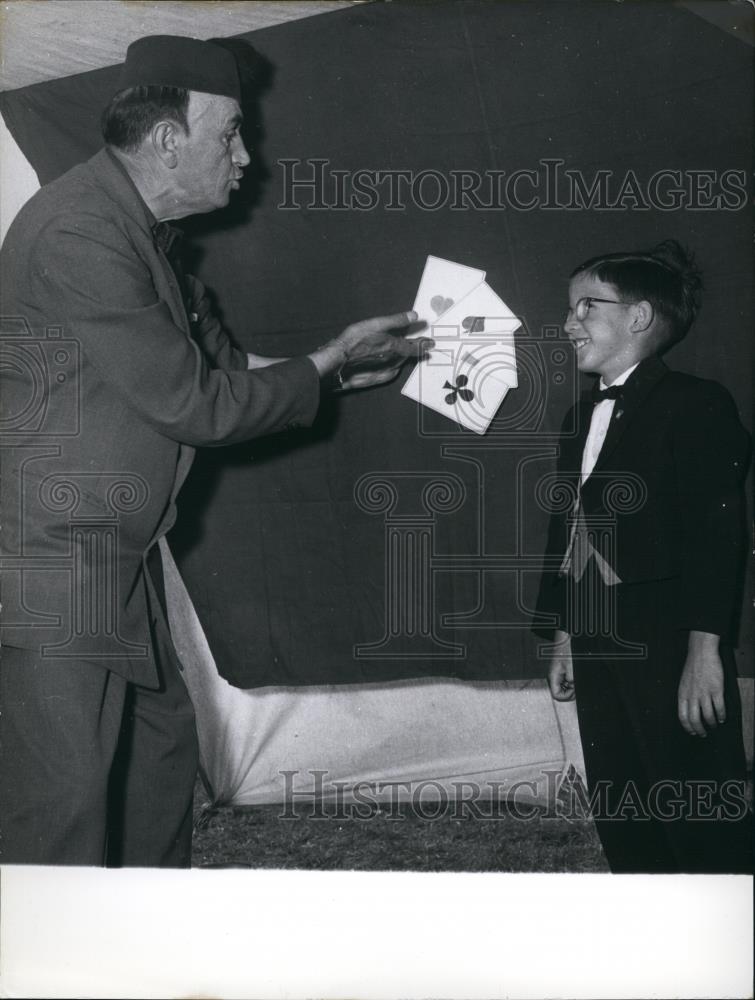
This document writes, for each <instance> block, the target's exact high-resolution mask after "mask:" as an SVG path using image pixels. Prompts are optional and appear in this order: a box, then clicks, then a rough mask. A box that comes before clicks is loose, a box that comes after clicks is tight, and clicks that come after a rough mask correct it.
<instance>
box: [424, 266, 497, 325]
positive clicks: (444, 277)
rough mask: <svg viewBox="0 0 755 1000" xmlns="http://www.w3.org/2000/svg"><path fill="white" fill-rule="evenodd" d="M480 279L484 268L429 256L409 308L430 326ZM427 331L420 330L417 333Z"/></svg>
mask: <svg viewBox="0 0 755 1000" xmlns="http://www.w3.org/2000/svg"><path fill="white" fill-rule="evenodd" d="M484 280H485V272H484V271H478V270H476V269H475V268H474V267H467V266H466V264H456V263H454V261H452V260H443V258H442V257H433V256H429V257H428V258H427V260H426V262H425V269H424V271H423V272H422V278H421V280H420V283H419V288H418V290H417V297H416V299H415V300H414V306H413V307H412V308H413V309H414V311H415V312H416V313H417V316H418V322H425V323H427V326H428V328H429V327H431V326H432V325H433V324H434V323H435V322H437V320H438V319H439V318H440V317H441V316H442V315H443V314H444V313H446V312H448V310H449V309H450V308H451V307H452V306H455V305H456V304H457V303H458V302H461V300H462V299H463V298H464V297H465V296H466V295H468V294H469V293H470V292H471V291H472V289H473V288H475V287H476V286H477V285H479V284H480V283H481V282H483V281H484ZM428 332H429V330H423V331H422V334H420V336H421V335H426V334H427V333H428Z"/></svg>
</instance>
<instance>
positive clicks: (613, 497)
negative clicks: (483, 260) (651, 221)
mask: <svg viewBox="0 0 755 1000" xmlns="http://www.w3.org/2000/svg"><path fill="white" fill-rule="evenodd" d="M700 288H701V280H700V274H699V272H698V271H697V270H696V268H695V266H694V263H693V261H692V259H691V258H690V257H689V255H688V254H686V253H685V251H684V250H683V249H682V247H681V246H680V245H679V244H678V243H676V242H674V241H668V242H666V243H663V244H660V245H659V246H658V247H656V248H655V249H654V250H652V251H649V252H639V253H614V254H608V255H606V256H601V257H595V258H593V259H591V260H588V261H586V262H585V263H584V264H581V265H580V266H579V267H578V268H576V269H575V270H574V272H573V273H572V276H571V282H570V286H569V313H568V316H567V321H566V324H565V326H564V329H565V331H566V333H567V334H568V336H569V339H570V341H571V342H572V344H573V345H574V349H575V351H576V354H577V365H578V367H579V370H580V371H583V372H591V373H592V372H594V373H596V374H597V375H599V376H600V379H599V381H598V382H597V383H596V385H595V386H594V387H593V394H592V396H588V397H584V398H583V399H581V400H580V401H579V402H578V403H577V404H576V407H575V408H574V410H573V411H572V412H571V413H570V414H569V416H568V417H567V421H566V423H565V425H564V426H565V427H576V429H577V431H576V434H574V435H571V436H567V435H564V436H562V441H561V448H560V457H559V482H560V483H561V484H562V485H564V484H569V486H568V488H569V489H571V491H572V493H571V496H572V497H573V500H574V504H573V507H572V509H571V510H570V511H568V512H567V514H566V515H563V514H562V515H560V516H559V515H554V517H553V519H552V523H551V530H550V535H549V541H548V555H549V556H550V557H551V565H558V560H559V559H561V565H560V569H559V570H558V571H557V572H556V571H554V572H547V573H546V574H545V575H544V577H543V583H542V587H541V595H540V601H539V607H538V611H539V613H544V614H549V615H550V616H551V618H550V620H551V621H554V618H553V616H554V615H555V621H556V622H557V623H558V626H557V629H556V633H555V639H554V647H553V650H554V652H553V656H552V661H551V665H550V670H549V685H550V690H551V694H552V696H553V697H554V698H555V699H557V700H559V701H568V700H571V699H573V698H574V697H575V692H576V698H577V713H578V718H579V726H580V734H581V738H582V746H583V750H584V756H585V765H586V771H587V779H588V789H589V793H590V799H591V807H592V809H593V814H594V816H595V819H596V825H597V829H598V833H599V835H600V839H601V842H602V844H603V848H604V851H605V854H606V858H607V860H608V863H609V865H610V867H611V870H612V871H615V872H680V871H683V872H747V871H749V870H750V869H751V861H750V857H751V847H750V842H751V841H750V838H751V827H752V824H751V814H750V813H749V811H748V807H747V802H746V799H745V794H744V789H745V783H744V778H745V761H744V751H743V742H742V728H741V707H740V701H739V692H738V687H737V678H736V668H735V664H734V659H733V654H732V648H731V644H732V643H733V642H734V641H735V638H736V634H735V633H736V609H737V607H738V603H739V601H738V597H739V583H740V579H741V570H742V560H743V553H744V546H745V540H744V508H743V493H742V481H743V478H744V475H745V472H746V467H747V462H748V457H749V456H748V452H749V440H748V435H747V434H746V433H745V431H744V429H743V428H742V426H741V424H740V422H739V419H738V416H737V413H736V410H735V408H734V405H733V403H732V400H731V397H730V396H729V394H728V393H727V392H726V390H725V389H723V388H722V387H721V386H720V385H718V384H717V383H715V382H712V381H709V380H705V379H699V378H695V377H693V376H690V375H684V374H682V373H680V372H673V371H670V370H669V369H668V368H667V367H666V366H665V364H664V363H663V362H662V361H661V359H660V355H661V354H662V352H664V351H665V350H666V349H668V348H669V347H670V346H671V345H672V344H673V343H675V342H677V341H679V340H680V339H681V338H682V337H684V335H685V334H686V333H687V331H688V329H689V327H690V326H691V324H692V322H693V320H694V318H695V315H696V313H697V310H698V307H699V294H700ZM598 390H607V392H606V393H605V396H603V397H601V396H599V395H598V394H597V392H598ZM554 557H555V561H554Z"/></svg>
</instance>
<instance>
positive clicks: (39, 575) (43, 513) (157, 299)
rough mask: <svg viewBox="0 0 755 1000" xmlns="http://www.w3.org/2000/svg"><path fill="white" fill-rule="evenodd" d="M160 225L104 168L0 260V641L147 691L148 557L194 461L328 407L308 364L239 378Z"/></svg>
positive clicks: (36, 210)
mask: <svg viewBox="0 0 755 1000" xmlns="http://www.w3.org/2000/svg"><path fill="white" fill-rule="evenodd" d="M154 223H155V220H154V218H153V217H152V215H151V213H150V212H149V210H148V209H147V207H146V205H145V204H144V202H143V201H142V199H141V197H140V195H139V193H138V192H137V190H136V188H135V186H134V185H133V183H132V182H131V180H130V178H129V177H128V175H127V174H126V172H125V170H124V169H123V168H122V166H121V165H120V164H119V163H118V161H117V160H116V158H115V157H114V156H113V155H112V154H111V153H110V152H109V151H108V150H102V151H101V152H100V153H98V154H97V155H96V156H94V157H93V158H92V159H91V160H90V161H88V162H87V163H85V164H82V165H80V166H77V167H75V168H74V169H73V170H71V171H69V172H68V173H67V174H65V175H64V176H63V177H61V178H59V179H58V180H57V181H54V182H53V183H51V184H49V185H47V186H46V187H44V188H42V190H41V191H39V192H38V193H37V194H36V195H35V196H34V197H33V198H32V199H31V200H30V201H29V202H28V203H27V205H25V206H24V208H23V209H22V210H21V212H20V213H19V215H18V216H17V218H16V219H15V220H14V223H13V225H12V226H11V228H10V230H9V232H8V235H7V238H6V240H5V243H4V245H3V250H2V280H3V296H4V301H3V315H4V321H3V327H4V328H3V339H2V348H3V357H4V359H5V360H4V364H3V380H4V409H5V414H4V418H3V439H2V443H3V453H4V454H3V457H4V462H3V464H4V475H3V513H4V531H3V549H4V557H5V567H6V570H7V572H6V574H5V577H4V617H3V641H4V642H5V643H7V644H8V645H13V646H20V647H22V648H24V647H25V648H35V649H36V648H39V647H44V648H43V650H42V652H43V654H44V655H46V656H51V657H54V658H56V659H57V658H60V662H61V665H64V664H65V661H66V659H67V658H70V657H76V658H82V657H83V658H88V659H98V660H101V661H102V662H103V663H104V664H105V665H106V666H108V667H109V668H110V669H112V670H114V671H116V672H118V673H120V674H122V675H123V676H125V677H126V678H127V679H129V680H133V681H137V682H139V683H143V684H148V685H150V684H153V683H155V681H156V673H155V666H154V663H153V660H152V649H151V646H152V642H151V638H150V622H152V627H153V628H154V627H157V628H158V629H162V630H163V633H164V631H165V622H164V619H163V616H162V613H161V611H160V609H159V607H158V605H157V602H156V600H155V594H154V592H153V590H152V586H151V581H150V579H149V575H148V574H147V573H146V571H145V557H146V554H147V552H148V551H149V550H150V548H151V547H152V546H153V545H154V544H155V543H156V542H157V540H158V539H159V538H160V537H161V536H162V535H164V534H165V533H166V532H167V531H168V530H169V529H170V527H171V526H172V525H173V522H174V519H175V516H176V508H175V500H176V496H177V494H178V491H179V490H180V488H181V484H182V483H183V481H184V479H185V477H186V474H187V473H188V470H189V467H190V465H191V462H192V457H193V454H194V448H195V447H196V446H203V445H205V446H206V445H210V446H211V445H223V444H231V443H233V442H238V441H242V440H245V439H247V438H251V437H255V436H258V435H262V434H268V433H271V432H274V431H279V430H284V429H288V428H291V427H295V426H299V425H303V424H309V423H311V421H312V420H313V419H314V416H315V413H316V410H317V407H318V403H319V379H318V376H317V371H316V369H315V367H314V365H313V364H312V363H311V361H309V360H308V359H307V358H297V359H293V360H290V361H286V362H282V363H280V364H278V365H274V366H271V367H268V368H265V369H260V370H256V371H253V372H249V371H247V370H246V356H245V355H244V354H243V353H242V352H241V351H240V350H238V349H237V348H235V347H234V346H233V345H232V344H231V342H230V340H229V339H228V337H227V336H226V334H225V333H224V332H223V330H222V329H221V327H220V325H219V323H218V322H217V321H216V320H215V319H213V317H212V316H211V314H210V312H209V307H208V304H207V300H206V298H205V297H204V291H203V288H202V286H201V284H200V283H199V282H198V281H196V280H195V279H192V278H187V281H186V283H185V285H184V289H183V290H182V289H181V288H180V287H179V283H178V280H177V278H176V275H175V273H174V271H173V269H172V267H171V266H170V264H169V262H168V259H167V258H166V256H165V254H164V253H163V251H162V250H161V249H160V247H159V245H158V244H157V242H156V240H155V237H154V235H153V226H154ZM184 293H186V294H188V296H189V298H190V301H189V302H188V303H187V302H186V301H185V300H184Z"/></svg>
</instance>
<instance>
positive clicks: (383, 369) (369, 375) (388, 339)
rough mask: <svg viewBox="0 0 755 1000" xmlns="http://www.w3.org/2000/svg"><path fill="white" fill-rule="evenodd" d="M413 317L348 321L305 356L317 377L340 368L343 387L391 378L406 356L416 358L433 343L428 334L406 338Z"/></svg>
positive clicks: (406, 315)
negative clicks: (315, 371)
mask: <svg viewBox="0 0 755 1000" xmlns="http://www.w3.org/2000/svg"><path fill="white" fill-rule="evenodd" d="M416 320H417V314H416V313H413V312H408V313H396V314H395V315H393V316H379V317H376V318H375V319H366V320H362V322H361V323H352V325H351V326H347V327H346V329H345V330H344V331H343V333H342V334H341V335H340V336H338V337H336V339H335V340H331V341H330V343H329V344H326V345H325V346H324V347H321V348H319V349H318V350H317V351H314V352H313V353H312V354H310V355H308V356H309V358H310V359H311V360H312V361H313V363H314V365H315V367H316V368H317V371H318V372H319V374H320V376H323V375H328V374H329V373H331V372H335V371H339V370H342V377H343V383H342V388H343V389H365V388H368V387H369V386H374V385H383V384H384V383H386V382H390V381H391V380H392V379H394V378H395V377H396V376H397V375H398V373H399V371H400V369H401V367H402V365H403V364H404V363H405V362H406V361H407V360H409V359H414V360H417V359H420V358H423V357H425V356H426V355H427V352H428V351H429V349H430V348H431V347H432V346H433V341H432V340H431V339H430V338H428V337H421V338H418V339H417V340H407V339H406V337H405V336H403V335H402V334H405V333H406V331H407V329H408V328H409V327H410V326H411V324H413V323H415V322H416Z"/></svg>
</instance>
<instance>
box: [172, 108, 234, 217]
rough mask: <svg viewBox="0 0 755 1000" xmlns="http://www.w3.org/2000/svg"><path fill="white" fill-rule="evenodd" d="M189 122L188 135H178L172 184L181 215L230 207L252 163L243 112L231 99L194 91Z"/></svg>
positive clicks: (189, 109)
mask: <svg viewBox="0 0 755 1000" xmlns="http://www.w3.org/2000/svg"><path fill="white" fill-rule="evenodd" d="M187 119H188V123H189V132H188V135H184V134H183V133H179V135H178V146H177V152H178V161H177V165H176V167H175V169H174V170H173V171H172V176H171V181H173V182H175V184H176V187H177V190H176V199H177V201H178V202H179V203H180V205H181V209H182V211H181V214H182V215H194V214H195V213H198V212H212V211H213V210H214V209H216V208H223V206H224V205H227V204H228V200H229V198H230V196H231V191H232V190H235V189H237V188H238V186H239V181H240V179H241V175H242V172H243V170H244V167H246V166H248V164H249V162H250V157H249V154H248V153H247V151H246V147H245V146H244V143H243V141H242V139H241V136H240V134H239V128H240V126H241V121H242V117H241V110H240V108H239V106H238V103H237V102H236V101H234V100H233V98H232V97H221V96H219V95H217V94H202V93H197V92H196V91H192V92H191V93H190V95H189V108H188V113H187Z"/></svg>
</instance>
